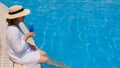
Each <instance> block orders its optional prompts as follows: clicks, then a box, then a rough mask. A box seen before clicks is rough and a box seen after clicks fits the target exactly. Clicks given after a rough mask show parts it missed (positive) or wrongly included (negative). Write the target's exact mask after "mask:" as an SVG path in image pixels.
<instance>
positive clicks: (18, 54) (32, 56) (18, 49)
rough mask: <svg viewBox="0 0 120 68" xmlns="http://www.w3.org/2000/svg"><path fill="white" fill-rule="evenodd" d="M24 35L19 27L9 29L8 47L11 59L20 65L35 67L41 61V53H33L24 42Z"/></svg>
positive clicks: (9, 27)
mask: <svg viewBox="0 0 120 68" xmlns="http://www.w3.org/2000/svg"><path fill="white" fill-rule="evenodd" d="M23 37H24V34H23V32H22V31H21V30H20V29H19V28H18V27H17V26H8V28H7V47H8V55H9V58H10V59H11V60H12V61H14V62H16V63H20V64H26V65H31V66H33V65H35V64H37V62H38V61H39V59H40V54H39V51H33V50H32V49H31V48H30V47H29V45H28V43H27V42H25V41H24V40H23Z"/></svg>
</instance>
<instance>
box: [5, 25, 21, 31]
mask: <svg viewBox="0 0 120 68" xmlns="http://www.w3.org/2000/svg"><path fill="white" fill-rule="evenodd" d="M9 31H10V32H18V31H19V29H18V27H17V26H8V27H7V32H9Z"/></svg>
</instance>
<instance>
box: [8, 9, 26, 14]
mask: <svg viewBox="0 0 120 68" xmlns="http://www.w3.org/2000/svg"><path fill="white" fill-rule="evenodd" d="M23 10H24V9H23V8H22V9H20V10H18V11H15V12H9V14H10V15H13V14H16V13H19V12H22V11H23Z"/></svg>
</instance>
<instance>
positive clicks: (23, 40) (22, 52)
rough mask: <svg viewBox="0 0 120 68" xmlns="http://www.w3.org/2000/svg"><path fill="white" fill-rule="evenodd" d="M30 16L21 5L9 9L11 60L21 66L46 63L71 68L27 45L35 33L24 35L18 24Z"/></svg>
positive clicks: (8, 32) (8, 33) (8, 43)
mask: <svg viewBox="0 0 120 68" xmlns="http://www.w3.org/2000/svg"><path fill="white" fill-rule="evenodd" d="M28 14H30V10H29V9H23V8H22V6H20V5H15V6H12V7H10V8H9V13H8V14H7V16H6V20H7V22H8V28H7V45H8V54H9V57H10V59H11V60H12V61H13V62H15V63H19V64H26V65H31V66H33V65H35V64H37V63H42V62H45V63H47V64H49V65H54V66H56V67H60V68H69V67H66V66H64V65H63V63H60V62H57V61H54V60H52V59H50V58H49V57H48V56H47V55H46V53H45V51H43V50H39V49H38V48H37V47H36V46H33V45H31V44H29V43H27V40H28V39H29V38H31V37H33V36H34V32H30V33H27V34H25V35H24V33H23V31H22V30H21V29H20V28H19V26H18V24H19V23H21V22H23V21H24V17H25V16H26V15H28Z"/></svg>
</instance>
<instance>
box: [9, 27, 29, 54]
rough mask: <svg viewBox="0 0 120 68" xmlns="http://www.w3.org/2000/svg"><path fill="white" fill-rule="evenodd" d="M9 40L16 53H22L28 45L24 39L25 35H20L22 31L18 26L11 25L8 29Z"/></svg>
mask: <svg viewBox="0 0 120 68" xmlns="http://www.w3.org/2000/svg"><path fill="white" fill-rule="evenodd" d="M7 36H8V40H9V46H10V48H11V49H12V50H13V51H14V52H15V53H17V54H18V53H21V52H22V51H24V50H25V49H26V47H27V43H26V42H25V41H24V40H23V36H24V35H23V36H21V35H20V31H19V29H18V28H17V27H10V28H9V29H8V31H7Z"/></svg>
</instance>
